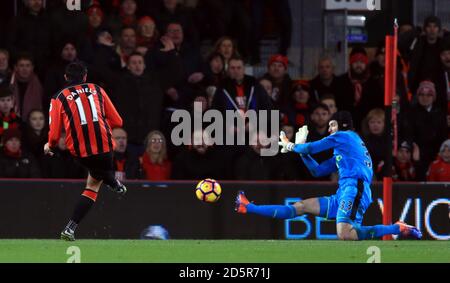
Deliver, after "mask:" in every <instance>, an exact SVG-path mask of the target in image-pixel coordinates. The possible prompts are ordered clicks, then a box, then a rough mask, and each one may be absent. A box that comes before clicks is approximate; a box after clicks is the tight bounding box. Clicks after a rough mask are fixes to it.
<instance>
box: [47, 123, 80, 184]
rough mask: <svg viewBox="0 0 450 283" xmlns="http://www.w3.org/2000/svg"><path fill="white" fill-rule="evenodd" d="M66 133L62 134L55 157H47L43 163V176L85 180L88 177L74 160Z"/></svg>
mask: <svg viewBox="0 0 450 283" xmlns="http://www.w3.org/2000/svg"><path fill="white" fill-rule="evenodd" d="M65 139H66V133H65V132H62V133H61V137H60V138H59V142H58V146H57V147H56V148H55V149H53V156H49V155H45V156H44V158H43V161H42V174H43V177H45V178H51V179H85V178H86V177H87V175H88V172H87V170H86V169H84V168H83V167H82V166H81V165H80V164H79V163H78V162H76V161H75V160H74V158H73V157H72V155H71V154H70V152H69V150H67V147H66V142H65Z"/></svg>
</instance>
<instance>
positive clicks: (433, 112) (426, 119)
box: [408, 81, 447, 181]
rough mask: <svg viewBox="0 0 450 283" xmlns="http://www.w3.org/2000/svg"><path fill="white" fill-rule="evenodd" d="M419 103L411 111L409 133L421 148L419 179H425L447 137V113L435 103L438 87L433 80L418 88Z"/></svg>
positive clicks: (424, 82) (418, 169)
mask: <svg viewBox="0 0 450 283" xmlns="http://www.w3.org/2000/svg"><path fill="white" fill-rule="evenodd" d="M416 96H417V101H418V103H417V105H414V106H413V107H412V108H411V111H410V113H409V118H408V122H409V127H408V128H409V131H410V132H409V135H410V136H411V137H412V139H413V141H414V142H416V143H417V145H418V146H419V148H420V160H421V164H420V167H419V168H417V171H418V172H417V177H418V180H419V181H423V180H425V173H426V171H427V169H428V166H429V165H430V163H431V162H432V161H433V160H434V158H435V157H436V154H437V153H438V151H439V147H440V145H441V143H442V142H443V141H444V140H446V138H447V121H446V115H445V114H444V113H443V112H442V110H441V109H440V108H439V107H437V106H436V105H435V101H436V89H435V86H434V84H433V83H432V82H430V81H423V82H421V83H420V85H419V88H418V90H417V94H416Z"/></svg>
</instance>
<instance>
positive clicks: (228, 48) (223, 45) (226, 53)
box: [213, 36, 240, 71]
mask: <svg viewBox="0 0 450 283" xmlns="http://www.w3.org/2000/svg"><path fill="white" fill-rule="evenodd" d="M213 53H220V54H222V56H223V58H224V59H225V71H228V63H229V61H230V59H231V58H237V57H240V55H239V52H238V49H237V45H236V42H235V41H234V40H233V39H232V38H231V37H228V36H224V37H221V38H219V39H218V40H217V41H216V44H215V45H214V51H213Z"/></svg>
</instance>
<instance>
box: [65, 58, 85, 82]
mask: <svg viewBox="0 0 450 283" xmlns="http://www.w3.org/2000/svg"><path fill="white" fill-rule="evenodd" d="M87 72H88V71H87V68H86V66H85V64H84V63H83V62H80V61H77V62H72V63H70V64H69V65H67V67H66V72H65V74H66V77H67V82H69V83H82V82H83V78H84V76H85V75H87Z"/></svg>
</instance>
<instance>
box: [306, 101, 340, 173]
mask: <svg viewBox="0 0 450 283" xmlns="http://www.w3.org/2000/svg"><path fill="white" fill-rule="evenodd" d="M310 111H311V122H310V123H308V129H309V135H308V138H307V142H315V141H319V140H321V139H323V138H325V137H327V136H328V122H329V121H330V118H331V114H330V110H329V109H328V107H327V106H326V105H325V104H316V105H315V106H313V107H312V108H311V109H310ZM312 157H313V158H314V159H315V160H316V161H317V162H318V163H322V162H324V161H326V160H328V159H330V158H332V157H333V151H332V150H326V151H323V152H319V153H317V154H314V155H312ZM305 169H306V168H303V169H302V171H304V172H305V174H304V175H305V179H309V180H315V179H317V178H314V177H313V176H312V175H311V174H310V173H309V170H307V169H306V170H305ZM319 180H323V181H327V180H330V176H324V177H321V178H319Z"/></svg>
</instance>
